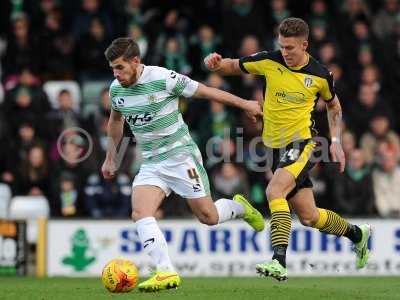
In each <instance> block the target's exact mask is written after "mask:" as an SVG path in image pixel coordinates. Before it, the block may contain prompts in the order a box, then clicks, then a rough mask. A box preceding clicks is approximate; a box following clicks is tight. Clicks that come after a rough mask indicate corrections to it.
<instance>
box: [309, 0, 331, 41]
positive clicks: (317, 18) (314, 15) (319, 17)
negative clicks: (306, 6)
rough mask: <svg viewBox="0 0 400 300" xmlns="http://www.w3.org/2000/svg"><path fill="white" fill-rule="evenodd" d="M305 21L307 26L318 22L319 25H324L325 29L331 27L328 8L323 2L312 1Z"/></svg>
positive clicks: (322, 0)
mask: <svg viewBox="0 0 400 300" xmlns="http://www.w3.org/2000/svg"><path fill="white" fill-rule="evenodd" d="M307 19H308V23H309V24H313V23H314V22H318V23H319V24H324V25H325V27H326V26H328V27H331V26H332V25H333V22H332V15H331V14H330V13H329V11H328V6H327V3H326V1H325V0H314V1H312V3H311V8H310V13H309V15H308V17H307ZM313 43H314V42H313Z"/></svg>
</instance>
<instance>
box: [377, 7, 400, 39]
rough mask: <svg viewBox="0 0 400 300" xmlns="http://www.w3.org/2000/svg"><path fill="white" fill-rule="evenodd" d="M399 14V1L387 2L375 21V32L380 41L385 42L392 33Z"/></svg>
mask: <svg viewBox="0 0 400 300" xmlns="http://www.w3.org/2000/svg"><path fill="white" fill-rule="evenodd" d="M399 13H400V7H399V3H398V0H385V4H384V7H382V8H381V9H380V10H379V12H378V13H377V14H376V16H375V17H374V21H373V30H374V33H375V34H376V36H377V37H378V38H379V39H381V40H383V39H385V38H387V37H388V36H389V35H390V34H391V33H392V30H393V28H394V27H395V23H396V17H397V16H398V15H399Z"/></svg>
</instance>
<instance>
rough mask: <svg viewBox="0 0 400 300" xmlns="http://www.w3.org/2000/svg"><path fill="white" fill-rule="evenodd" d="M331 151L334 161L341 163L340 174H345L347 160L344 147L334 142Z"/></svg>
mask: <svg viewBox="0 0 400 300" xmlns="http://www.w3.org/2000/svg"><path fill="white" fill-rule="evenodd" d="M329 150H330V152H331V156H332V159H333V161H335V162H339V168H340V173H343V171H344V167H345V165H346V160H345V157H344V152H343V148H342V145H341V144H340V142H338V141H336V142H332V143H331V146H330V147H329Z"/></svg>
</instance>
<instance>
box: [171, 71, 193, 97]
mask: <svg viewBox="0 0 400 300" xmlns="http://www.w3.org/2000/svg"><path fill="white" fill-rule="evenodd" d="M198 87H199V83H198V82H197V81H195V80H192V79H190V78H189V77H188V76H185V75H182V74H179V73H177V72H175V71H168V74H167V78H166V88H167V91H168V92H169V93H170V94H172V95H175V96H178V97H179V96H184V97H192V96H193V95H194V93H196V91H197V88H198Z"/></svg>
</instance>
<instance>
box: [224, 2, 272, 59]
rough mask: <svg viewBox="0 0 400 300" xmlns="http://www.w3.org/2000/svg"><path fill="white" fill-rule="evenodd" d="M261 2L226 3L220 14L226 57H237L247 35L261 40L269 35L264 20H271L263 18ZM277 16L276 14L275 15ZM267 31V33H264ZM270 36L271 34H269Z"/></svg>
mask: <svg viewBox="0 0 400 300" xmlns="http://www.w3.org/2000/svg"><path fill="white" fill-rule="evenodd" d="M261 2H262V1H254V0H232V1H226V2H225V7H224V10H223V12H222V13H223V14H222V24H221V25H222V34H221V37H222V38H223V44H224V49H225V50H226V51H228V52H227V53H226V55H227V56H228V57H229V56H238V50H239V48H240V44H241V42H242V40H243V38H244V37H245V36H247V35H248V34H249V33H250V34H252V35H254V36H256V37H257V39H259V40H261V39H262V38H265V37H266V35H268V34H269V32H268V28H273V26H266V24H265V20H272V18H266V17H265V16H264V12H265V7H263V3H261ZM277 15H278V13H277ZM266 30H267V32H266ZM271 34H272V32H271Z"/></svg>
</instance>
